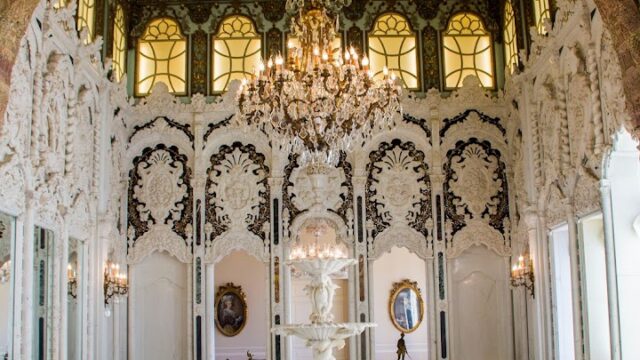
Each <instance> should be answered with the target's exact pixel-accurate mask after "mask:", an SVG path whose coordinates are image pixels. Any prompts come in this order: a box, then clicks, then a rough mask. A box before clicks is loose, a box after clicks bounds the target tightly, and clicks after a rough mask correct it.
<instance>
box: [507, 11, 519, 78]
mask: <svg viewBox="0 0 640 360" xmlns="http://www.w3.org/2000/svg"><path fill="white" fill-rule="evenodd" d="M516 31H517V30H516V16H515V13H514V11H513V4H512V3H511V0H506V1H505V2H504V62H505V66H506V67H507V68H508V69H509V71H510V72H511V73H513V71H514V70H515V69H516V67H517V66H518V39H517V35H516Z"/></svg>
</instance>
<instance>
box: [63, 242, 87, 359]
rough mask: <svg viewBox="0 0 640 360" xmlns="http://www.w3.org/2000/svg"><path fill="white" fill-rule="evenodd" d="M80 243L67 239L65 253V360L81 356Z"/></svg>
mask: <svg viewBox="0 0 640 360" xmlns="http://www.w3.org/2000/svg"><path fill="white" fill-rule="evenodd" d="M81 249H82V243H81V242H80V241H78V240H77V239H74V238H69V247H68V251H67V261H68V263H67V359H68V360H76V359H80V356H81V351H82V348H81V344H82V328H81V319H82V292H81V291H80V283H81V282H80V276H81V274H82V271H81V269H82V258H83V257H82V251H81Z"/></svg>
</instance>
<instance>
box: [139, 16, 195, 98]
mask: <svg viewBox="0 0 640 360" xmlns="http://www.w3.org/2000/svg"><path fill="white" fill-rule="evenodd" d="M136 79H137V81H136V95H138V96H144V95H148V94H149V93H150V92H151V89H152V88H153V86H154V85H155V84H156V83H157V82H162V83H164V84H165V85H167V87H168V88H169V91H170V92H171V93H173V94H178V95H184V94H186V92H187V80H186V79H187V40H186V39H185V37H184V36H183V35H182V32H181V30H180V26H179V25H178V23H177V22H175V21H174V20H172V19H169V18H161V19H156V20H154V21H152V22H151V23H150V24H149V25H147V28H146V29H145V31H144V33H143V34H142V37H141V38H140V39H139V40H138V49H137V70H136Z"/></svg>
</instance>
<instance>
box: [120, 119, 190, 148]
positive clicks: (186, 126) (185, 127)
mask: <svg viewBox="0 0 640 360" xmlns="http://www.w3.org/2000/svg"><path fill="white" fill-rule="evenodd" d="M156 121H164V122H166V123H167V125H168V126H169V127H171V128H174V129H178V130H180V131H182V132H183V133H184V134H185V135H186V136H187V137H188V138H189V141H191V143H192V144H193V140H194V139H195V137H194V136H193V133H192V132H191V125H189V124H184V125H183V124H180V123H179V122H176V121H174V120H171V119H169V118H168V117H166V116H158V117H157V118H155V119H153V120H151V121H149V122H147V123H145V124H142V125H136V126H134V127H133V132H132V133H131V135H130V136H129V139H128V141H129V142H131V139H133V138H134V137H135V136H136V134H138V133H139V132H140V131H142V130H145V129H150V128H152V127H153V126H154V124H155V123H156Z"/></svg>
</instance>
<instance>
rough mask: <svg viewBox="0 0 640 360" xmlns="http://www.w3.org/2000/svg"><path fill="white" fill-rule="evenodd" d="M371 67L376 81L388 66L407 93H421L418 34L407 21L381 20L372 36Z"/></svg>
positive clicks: (394, 16) (396, 18) (400, 18)
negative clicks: (416, 91)
mask: <svg viewBox="0 0 640 360" xmlns="http://www.w3.org/2000/svg"><path fill="white" fill-rule="evenodd" d="M369 63H370V67H371V70H372V71H373V74H374V76H375V77H382V76H383V74H382V70H383V68H384V67H385V66H386V67H387V68H388V69H389V71H390V72H392V73H395V74H396V75H397V76H398V78H399V79H400V80H401V81H402V84H403V86H404V87H405V88H407V89H412V90H415V89H418V88H419V86H420V84H419V81H418V48H417V40H416V35H415V33H414V32H413V31H412V30H411V26H410V25H409V22H408V21H407V19H406V18H405V17H403V16H402V15H399V14H395V13H390V14H384V15H382V16H380V17H379V18H378V19H377V20H376V22H375V24H374V26H373V30H371V32H370V33H369Z"/></svg>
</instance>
